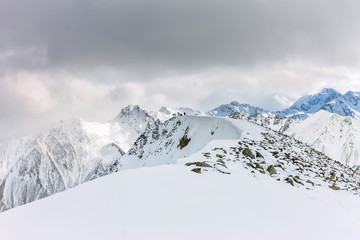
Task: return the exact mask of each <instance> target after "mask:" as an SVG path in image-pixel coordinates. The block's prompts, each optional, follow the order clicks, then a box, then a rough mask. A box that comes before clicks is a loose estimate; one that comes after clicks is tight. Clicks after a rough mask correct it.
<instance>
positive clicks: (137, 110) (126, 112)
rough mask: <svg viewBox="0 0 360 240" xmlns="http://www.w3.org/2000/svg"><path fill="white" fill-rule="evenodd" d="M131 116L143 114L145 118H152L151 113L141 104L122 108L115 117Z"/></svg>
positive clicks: (117, 118)
mask: <svg viewBox="0 0 360 240" xmlns="http://www.w3.org/2000/svg"><path fill="white" fill-rule="evenodd" d="M129 116H134V117H135V116H142V117H144V118H152V117H151V116H150V114H149V113H148V112H147V111H146V110H144V109H142V108H141V107H140V106H139V105H128V106H126V107H124V108H122V109H121V111H120V113H119V114H118V115H117V116H116V117H115V118H114V119H113V120H115V121H116V120H119V119H122V118H128V117H129Z"/></svg>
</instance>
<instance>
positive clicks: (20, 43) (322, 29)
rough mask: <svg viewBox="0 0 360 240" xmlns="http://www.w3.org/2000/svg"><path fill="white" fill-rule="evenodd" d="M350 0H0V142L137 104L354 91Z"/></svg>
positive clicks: (358, 51)
mask: <svg viewBox="0 0 360 240" xmlns="http://www.w3.org/2000/svg"><path fill="white" fill-rule="evenodd" d="M359 11H360V2H359V1H357V0H347V1H339V0H316V1H314V0H217V1H215V0H181V1H180V0H176V1H174V0H156V1H149V0H142V1H141V0H139V1H138V0H101V1H98V0H76V1H74V0H61V1H59V0H31V1H28V0H0V138H8V137H18V136H20V135H24V134H30V133H32V132H33V131H34V130H36V129H37V128H39V127H40V126H43V125H45V124H48V123H50V122H53V121H57V120H59V119H63V118H69V117H71V116H79V117H82V118H85V119H87V120H96V121H105V120H108V119H111V118H113V117H114V116H115V115H116V114H117V113H118V112H119V111H120V109H121V108H122V107H124V106H126V105H128V104H139V105H141V106H143V107H144V108H146V109H150V110H154V109H157V108H159V107H160V106H162V105H166V106H172V107H177V106H189V107H194V108H197V109H200V110H203V111H204V110H209V109H211V108H213V107H215V106H217V105H219V104H221V103H227V102H229V101H231V100H237V101H239V102H243V103H250V104H252V105H256V106H259V107H263V108H266V109H270V110H278V109H282V108H285V107H288V106H289V105H290V104H291V103H292V102H293V101H294V100H296V99H297V98H298V97H300V96H302V95H304V94H312V93H315V92H317V91H320V90H321V89H322V88H324V87H332V88H335V89H336V90H338V91H340V92H343V93H344V92H346V91H348V90H353V91H360V28H359V22H360V14H359Z"/></svg>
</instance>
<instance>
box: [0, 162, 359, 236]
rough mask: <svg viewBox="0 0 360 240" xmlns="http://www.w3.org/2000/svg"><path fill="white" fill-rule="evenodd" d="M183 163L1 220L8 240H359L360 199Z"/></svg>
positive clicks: (98, 183) (66, 195) (104, 181)
mask: <svg viewBox="0 0 360 240" xmlns="http://www.w3.org/2000/svg"><path fill="white" fill-rule="evenodd" d="M268 178H269V177H268V176H265V175H264V176H263V177H260V178H254V177H252V176H251V175H249V174H247V173H246V171H245V170H241V169H239V174H234V175H223V174H218V173H216V172H213V173H211V172H209V173H208V174H204V175H199V174H196V173H193V172H191V171H188V169H187V168H186V167H184V166H180V165H164V166H157V167H151V168H139V169H133V170H126V171H122V172H119V173H115V174H112V175H109V176H106V177H103V178H100V179H96V180H94V181H91V182H88V183H85V184H82V185H80V186H78V187H76V188H73V189H70V190H68V191H65V192H62V193H59V194H55V195H53V196H51V197H48V198H46V199H43V200H39V201H36V202H33V203H30V204H27V205H25V206H21V207H18V208H16V209H12V210H9V211H7V212H4V213H2V214H1V215H0V229H1V239H3V240H8V239H12V240H16V239H37V240H41V239H52V240H56V239H61V240H62V239H87V240H90V239H157V240H158V239H292V240H294V239H347V240H349V239H358V237H359V236H360V228H359V225H360V211H359V209H360V201H359V198H358V197H357V196H353V195H351V194H349V193H348V192H335V191H332V190H327V189H323V190H321V191H308V190H305V189H301V188H293V187H291V186H289V185H288V184H286V183H279V182H276V181H271V180H270V181H269V179H268Z"/></svg>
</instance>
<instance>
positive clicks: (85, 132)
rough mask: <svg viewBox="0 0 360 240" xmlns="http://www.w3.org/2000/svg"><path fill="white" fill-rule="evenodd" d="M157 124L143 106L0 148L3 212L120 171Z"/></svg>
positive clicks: (54, 128)
mask: <svg viewBox="0 0 360 240" xmlns="http://www.w3.org/2000/svg"><path fill="white" fill-rule="evenodd" d="M154 123H155V120H154V119H153V118H152V117H151V116H150V115H149V114H148V113H147V112H145V111H144V110H141V109H140V108H139V107H138V106H128V107H126V108H124V109H122V111H121V112H120V114H119V115H118V116H117V117H116V118H115V119H114V120H112V121H110V122H106V123H95V122H86V121H84V120H81V119H78V118H74V119H71V120H67V121H61V122H59V123H56V124H54V125H53V126H51V127H48V128H46V129H43V130H42V131H41V132H39V133H38V134H37V135H36V136H34V137H30V138H23V139H20V140H12V141H8V142H4V143H2V144H0V169H1V170H0V210H1V211H3V210H7V209H9V208H12V207H15V206H19V205H22V204H25V203H28V202H31V201H34V200H37V199H41V198H44V197H46V196H49V195H52V194H54V193H57V192H59V191H63V190H65V189H68V188H72V187H74V186H77V185H78V184H80V183H83V182H86V181H89V180H92V179H94V178H97V177H100V176H104V175H107V174H109V173H112V172H114V171H117V165H118V164H119V159H120V158H121V157H122V155H124V154H125V152H126V151H128V150H129V149H130V147H131V146H132V145H133V143H134V142H135V140H136V139H137V138H138V136H139V135H140V134H141V133H142V131H143V130H144V129H145V128H146V127H147V126H148V125H151V124H154Z"/></svg>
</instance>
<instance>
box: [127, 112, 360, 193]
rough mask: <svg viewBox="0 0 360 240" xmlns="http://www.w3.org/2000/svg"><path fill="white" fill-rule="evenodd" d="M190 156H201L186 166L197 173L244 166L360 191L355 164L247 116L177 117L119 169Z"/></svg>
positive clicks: (141, 142) (143, 140)
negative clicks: (316, 148) (340, 161)
mask: <svg viewBox="0 0 360 240" xmlns="http://www.w3.org/2000/svg"><path fill="white" fill-rule="evenodd" d="M201 149H202V150H201ZM199 150H201V154H200V153H199ZM188 156H196V157H194V158H195V159H196V162H194V163H186V165H188V166H193V169H192V170H193V171H197V172H202V170H204V171H218V172H221V173H226V174H231V173H232V169H234V168H235V169H238V168H245V169H248V171H251V172H254V174H255V173H257V174H259V173H260V174H270V175H274V176H275V175H276V177H277V180H278V181H285V182H288V183H290V184H291V185H294V183H295V185H296V184H297V185H298V186H299V187H306V188H308V189H313V188H317V187H318V186H322V187H329V188H332V189H335V190H338V189H343V190H347V191H351V192H354V193H355V194H359V191H360V188H359V187H360V176H359V175H358V173H356V171H355V169H353V168H350V167H348V166H345V165H343V164H341V163H339V162H336V161H334V160H332V159H330V158H329V157H327V156H325V155H324V154H322V153H321V152H319V151H316V150H314V149H312V148H311V147H309V146H308V145H306V144H304V143H301V142H299V141H298V140H295V139H294V138H292V137H289V136H286V135H283V134H281V133H278V132H275V131H273V130H270V129H266V128H264V127H261V126H259V125H257V124H254V123H250V122H248V121H245V120H235V119H225V118H215V117H196V116H183V117H177V118H173V119H171V120H169V121H167V122H165V123H163V124H160V126H157V127H155V128H154V129H147V130H146V131H145V133H144V134H142V135H141V136H140V137H139V138H138V140H137V141H136V142H135V144H134V147H133V148H132V149H130V151H129V152H128V153H127V155H126V156H124V157H123V158H122V159H121V160H120V162H121V164H120V165H121V167H120V169H128V168H137V167H143V166H155V165H164V164H173V163H175V162H176V161H175V160H177V159H180V158H184V157H188ZM231 166H232V167H231ZM197 167H200V168H197ZM201 167H205V169H202V168H201Z"/></svg>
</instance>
